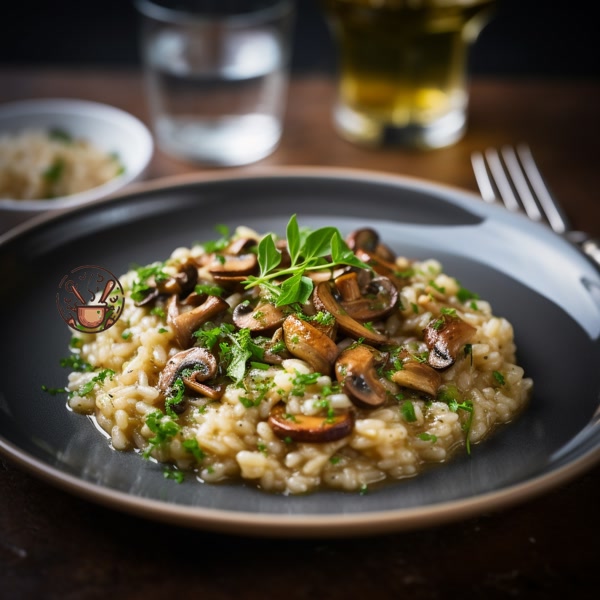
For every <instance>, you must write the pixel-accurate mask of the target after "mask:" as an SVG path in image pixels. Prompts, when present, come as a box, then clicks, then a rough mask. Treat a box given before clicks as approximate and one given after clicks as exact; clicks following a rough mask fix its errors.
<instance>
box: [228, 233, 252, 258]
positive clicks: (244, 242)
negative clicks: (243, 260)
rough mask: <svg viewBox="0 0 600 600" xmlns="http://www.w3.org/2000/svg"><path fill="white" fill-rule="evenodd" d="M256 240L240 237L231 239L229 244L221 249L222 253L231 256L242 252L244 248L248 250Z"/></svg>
mask: <svg viewBox="0 0 600 600" xmlns="http://www.w3.org/2000/svg"><path fill="white" fill-rule="evenodd" d="M257 243H258V242H257V241H256V240H255V239H253V238H246V237H241V238H237V239H236V240H233V241H231V242H230V243H229V246H227V248H225V250H223V254H231V255H233V256H237V255H238V254H242V252H244V250H249V249H250V248H252V246H256V245H257Z"/></svg>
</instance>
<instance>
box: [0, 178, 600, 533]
mask: <svg viewBox="0 0 600 600" xmlns="http://www.w3.org/2000/svg"><path fill="white" fill-rule="evenodd" d="M273 177H278V178H286V177H301V178H307V179H309V178H329V179H342V180H346V181H347V180H348V179H356V180H361V181H367V182H374V183H384V184H385V183H390V184H393V185H398V186H400V187H404V188H405V189H406V188H409V189H415V190H422V191H425V192H426V193H434V194H438V195H440V194H441V195H442V196H443V198H444V200H446V201H448V200H449V199H450V198H452V200H453V201H457V202H458V203H459V204H461V205H464V206H468V207H469V208H471V209H473V210H474V211H475V212H481V213H482V214H488V212H489V210H490V209H493V210H492V212H494V211H495V210H496V209H498V214H505V213H508V211H506V209H503V208H502V207H499V206H498V207H494V206H493V205H488V204H485V203H483V201H482V200H481V198H479V196H478V195H477V194H476V193H474V192H472V191H470V190H465V189H462V188H460V187H457V186H453V185H449V184H445V183H439V182H435V181H431V180H427V179H423V178H419V177H414V176H409V175H397V174H390V173H387V172H379V171H373V170H367V169H360V168H358V169H357V168H348V167H334V168H329V167H305V166H300V167H296V166H292V167H268V168H265V169H261V170H255V169H254V170H252V171H248V170H247V169H245V168H240V169H232V170H228V171H226V172H224V171H221V170H219V171H210V172H202V173H186V174H182V175H172V176H167V177H161V178H156V179H153V180H147V181H143V182H137V183H133V184H131V185H130V186H128V187H127V188H126V189H124V190H121V191H120V192H118V193H115V194H112V195H110V196H108V197H106V198H101V199H98V200H95V201H93V202H90V203H88V204H86V205H82V206H76V207H70V208H67V209H64V210H59V211H56V212H53V213H47V214H46V213H45V214H42V215H39V216H37V217H34V218H32V219H30V220H29V221H26V222H24V223H22V224H20V225H18V226H16V227H15V228H13V229H11V230H9V231H8V232H6V233H5V234H2V235H0V248H2V247H3V246H4V245H5V244H6V243H7V242H9V241H11V240H15V239H17V238H19V237H20V236H22V235H24V234H26V233H27V232H30V231H35V229H37V228H39V227H43V226H44V225H47V224H50V225H51V224H52V222H53V221H54V220H60V219H61V218H62V217H64V216H70V215H74V214H76V213H78V212H86V211H89V210H91V209H92V208H94V207H102V205H105V204H106V205H107V209H110V205H112V204H114V203H118V201H119V200H120V199H123V198H127V197H130V196H137V195H144V194H147V193H154V192H160V191H168V190H173V189H178V188H181V187H186V186H190V185H196V184H199V185H202V184H205V183H214V182H228V181H235V180H240V179H251V180H256V179H271V178H273ZM478 207H479V208H480V209H481V211H478V210H477V208H478ZM521 216H522V215H517V214H514V213H510V215H509V218H510V219H513V218H516V217H521ZM523 219H524V220H525V221H527V222H530V223H531V225H532V226H539V227H542V228H543V226H542V225H539V224H536V223H533V222H531V221H529V219H527V217H526V216H523ZM548 233H550V234H551V235H556V234H553V233H552V232H550V231H549V230H548ZM556 237H557V238H558V239H562V238H560V237H559V236H556ZM0 456H2V457H3V458H6V459H8V460H10V461H11V462H12V463H14V464H15V465H17V466H18V467H20V468H22V469H23V470H24V471H26V472H28V473H30V474H32V475H34V476H36V477H37V478H38V479H41V480H43V481H45V482H46V483H48V484H50V485H53V486H54V487H56V488H59V489H61V490H63V491H66V492H68V493H71V494H73V495H75V496H78V497H80V498H84V499H86V500H89V501H91V502H93V503H95V504H99V505H103V506H105V507H108V508H111V509H115V510H119V511H121V512H125V513H128V514H132V515H135V516H138V517H143V518H147V519H151V520H155V521H161V522H164V523H169V524H172V525H177V526H183V527H188V528H193V529H202V530H206V531H209V530H210V531H214V532H218V533H225V534H232V535H248V536H268V537H283V536H292V537H298V538H315V537H327V536H330V537H351V536H364V535H379V534H385V533H391V532H399V531H407V530H414V529H419V528H425V527H433V526H436V525H442V524H446V523H450V522H454V521H457V520H461V519H466V518H469V517H473V516H474V515H476V514H481V513H483V512H489V511H499V510H504V509H507V508H510V507H512V506H515V505H517V504H521V503H523V502H526V501H528V500H532V499H534V498H536V497H538V496H540V495H542V494H543V493H545V492H547V491H550V490H551V489H554V488H556V487H558V486H560V485H561V484H564V483H567V482H569V481H571V480H573V479H575V478H577V477H578V476H580V475H582V474H583V473H585V472H586V471H588V470H590V469H591V468H592V467H594V466H595V465H596V464H597V463H598V462H600V446H598V445H597V446H596V447H593V448H591V449H588V450H587V451H586V452H584V453H583V454H582V455H581V456H580V457H578V458H576V459H573V460H571V461H569V462H568V463H567V464H565V465H562V466H559V467H557V468H555V469H553V470H551V471H549V472H542V473H539V474H537V475H534V476H533V477H529V478H527V479H525V480H524V481H521V482H518V483H515V484H512V485H509V486H506V487H503V488H501V489H499V490H493V491H489V492H485V493H480V494H476V495H475V496H472V497H467V498H460V499H457V500H449V501H444V502H439V503H435V504H429V505H425V506H423V507H411V508H398V509H382V510H376V511H369V512H356V513H355V512H353V513H327V514H320V515H314V514H309V513H297V514H279V513H255V512H249V511H243V510H226V509H215V508H208V507H202V506H190V505H182V504H177V503H172V502H167V501H162V500H156V499H152V498H146V497H142V496H136V495H133V494H130V493H127V492H122V491H119V490H115V489H112V488H108V487H106V486H103V485H101V484H97V483H93V482H89V481H86V480H84V479H81V478H80V477H77V476H75V475H71V474H68V473H66V472H64V471H61V470H59V469H58V468H56V467H54V466H52V465H50V464H48V463H46V462H44V461H43V460H41V459H38V458H36V457H35V456H33V455H32V454H30V453H28V452H26V451H25V450H23V449H21V448H20V447H18V446H17V445H16V444H14V443H12V442H10V441H8V440H7V439H6V438H4V437H3V436H2V435H0Z"/></svg>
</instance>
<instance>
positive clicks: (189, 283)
mask: <svg viewBox="0 0 600 600" xmlns="http://www.w3.org/2000/svg"><path fill="white" fill-rule="evenodd" d="M197 281H198V268H197V267H196V264H195V263H194V262H192V261H186V262H185V263H183V264H182V265H181V266H180V267H179V272H178V273H177V275H174V276H173V277H169V278H168V279H165V280H164V281H160V282H158V283H157V284H156V287H157V288H158V291H159V292H160V293H161V294H168V295H170V294H177V295H178V296H180V297H181V298H183V297H185V296H187V295H188V294H190V293H191V292H192V291H193V290H194V286H195V285H196V282H197Z"/></svg>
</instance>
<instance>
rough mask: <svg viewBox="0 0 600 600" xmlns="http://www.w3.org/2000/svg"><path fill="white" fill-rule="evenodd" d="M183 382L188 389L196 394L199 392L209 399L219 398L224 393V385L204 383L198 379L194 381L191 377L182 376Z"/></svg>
mask: <svg viewBox="0 0 600 600" xmlns="http://www.w3.org/2000/svg"><path fill="white" fill-rule="evenodd" d="M182 379H183V384H184V385H185V387H186V388H187V389H188V390H191V391H193V392H195V393H196V394H200V395H202V396H206V397H207V398H210V399H211V400H220V399H221V398H222V397H223V394H224V393H225V386H224V385H221V384H218V385H213V386H210V385H206V384H205V383H201V382H200V381H196V379H195V378H193V377H183V378H182Z"/></svg>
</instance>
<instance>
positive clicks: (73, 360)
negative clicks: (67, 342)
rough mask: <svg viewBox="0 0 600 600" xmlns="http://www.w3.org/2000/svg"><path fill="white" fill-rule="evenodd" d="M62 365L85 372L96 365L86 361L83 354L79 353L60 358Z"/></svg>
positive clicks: (91, 369)
mask: <svg viewBox="0 0 600 600" xmlns="http://www.w3.org/2000/svg"><path fill="white" fill-rule="evenodd" d="M60 366H61V367H64V368H67V367H68V368H70V369H72V370H73V371H80V372H83V373H87V372H89V371H93V370H94V367H92V365H90V363H88V362H85V361H84V360H83V359H82V358H81V356H78V355H77V354H73V355H71V356H67V357H66V358H61V359H60Z"/></svg>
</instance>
